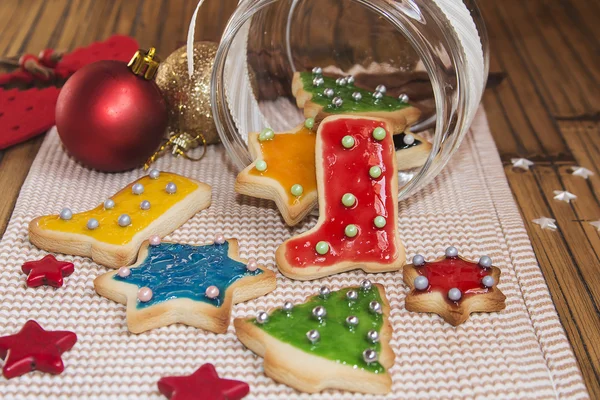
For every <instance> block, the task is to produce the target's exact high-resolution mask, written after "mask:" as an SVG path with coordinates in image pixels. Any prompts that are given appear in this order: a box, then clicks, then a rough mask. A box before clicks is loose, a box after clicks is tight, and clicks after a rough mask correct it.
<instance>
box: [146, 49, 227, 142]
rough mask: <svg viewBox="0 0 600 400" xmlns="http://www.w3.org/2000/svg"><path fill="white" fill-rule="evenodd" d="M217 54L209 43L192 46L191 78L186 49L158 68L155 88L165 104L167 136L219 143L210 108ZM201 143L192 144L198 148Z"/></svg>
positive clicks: (172, 54) (171, 56) (173, 55)
mask: <svg viewBox="0 0 600 400" xmlns="http://www.w3.org/2000/svg"><path fill="white" fill-rule="evenodd" d="M216 52H217V44H216V43H213V42H196V43H194V74H193V75H192V76H191V77H189V76H188V70H187V54H186V47H185V46H183V47H181V48H179V49H177V50H175V51H174V52H173V53H171V55H170V56H169V57H167V58H166V60H164V61H163V62H162V63H161V64H160V67H159V68H158V74H157V75H156V84H157V85H158V87H159V88H160V91H161V93H162V95H163V97H164V99H165V101H166V102H167V107H168V110H169V128H168V132H169V135H174V134H180V133H184V134H187V135H189V136H190V137H195V136H196V135H198V134H199V133H201V134H202V135H203V136H204V138H205V139H206V143H208V144H212V143H218V142H220V139H219V134H218V133H217V128H216V127H215V122H214V119H213V116H212V110H211V108H210V80H211V79H210V78H211V74H212V68H213V64H214V61H215V54H216ZM200 144H201V142H199V143H196V146H197V145H200Z"/></svg>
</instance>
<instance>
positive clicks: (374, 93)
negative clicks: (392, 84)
mask: <svg viewBox="0 0 600 400" xmlns="http://www.w3.org/2000/svg"><path fill="white" fill-rule="evenodd" d="M373 97H374V98H375V100H381V99H383V93H381V92H373Z"/></svg>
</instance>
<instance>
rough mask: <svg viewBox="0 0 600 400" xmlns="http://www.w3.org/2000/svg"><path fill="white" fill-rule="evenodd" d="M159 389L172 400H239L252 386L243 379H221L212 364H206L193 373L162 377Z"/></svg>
mask: <svg viewBox="0 0 600 400" xmlns="http://www.w3.org/2000/svg"><path fill="white" fill-rule="evenodd" d="M158 390H160V392H161V393H162V394H164V395H165V396H167V398H169V399H171V400H196V399H202V400H239V399H242V398H244V397H246V395H247V394H248V393H249V392H250V387H249V386H248V384H247V383H245V382H242V381H235V380H232V379H221V378H219V375H218V374H217V371H216V370H215V367H214V366H213V365H212V364H204V365H203V366H201V367H200V368H198V369H197V370H196V372H194V373H193V374H192V375H188V376H167V377H165V378H161V379H160V380H159V381H158Z"/></svg>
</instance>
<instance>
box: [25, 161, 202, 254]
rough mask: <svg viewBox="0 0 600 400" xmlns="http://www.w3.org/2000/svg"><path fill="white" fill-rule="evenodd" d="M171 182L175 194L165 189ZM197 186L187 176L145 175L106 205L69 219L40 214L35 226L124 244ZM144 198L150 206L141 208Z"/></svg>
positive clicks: (163, 173) (110, 242) (165, 173)
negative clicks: (93, 221) (123, 223)
mask: <svg viewBox="0 0 600 400" xmlns="http://www.w3.org/2000/svg"><path fill="white" fill-rule="evenodd" d="M171 183H172V184H174V185H175V187H176V190H175V192H174V193H168V192H167V190H166V188H167V186H168V185H169V184H171ZM138 184H141V185H142V188H143V189H142V190H143V192H142V193H141V194H136V193H135V192H140V187H139V186H136V189H137V190H136V191H135V192H134V190H133V187H134V185H138ZM197 188H198V185H197V184H196V183H195V182H194V181H192V180H190V179H187V178H185V177H183V176H180V175H177V174H172V173H167V172H161V173H160V175H159V176H158V177H156V178H151V177H150V176H145V177H143V178H141V179H138V180H137V181H136V182H133V183H131V184H130V185H128V186H127V187H125V188H124V189H122V190H121V191H119V192H118V193H116V194H115V195H114V196H112V197H111V199H109V200H112V201H107V202H108V204H107V202H104V203H103V204H100V205H99V206H98V207H96V208H94V209H92V210H89V211H86V212H82V213H78V214H72V216H71V217H70V218H69V219H63V218H61V216H60V215H47V216H44V217H41V218H40V219H39V220H38V222H37V225H38V227H39V228H42V229H45V230H51V231H58V232H65V233H76V234H79V235H85V236H88V237H91V238H94V239H97V240H99V241H101V242H104V243H108V244H115V245H124V244H127V243H129V242H130V241H131V240H132V238H133V236H134V235H135V234H136V233H138V232H140V231H142V230H143V229H145V228H146V227H147V226H148V225H150V224H151V223H152V222H153V221H155V220H156V219H157V218H159V217H160V216H161V215H162V214H164V213H165V212H166V211H168V210H169V209H170V208H171V207H173V206H174V205H175V204H177V203H178V202H179V201H181V200H182V199H184V198H185V197H186V196H187V195H188V194H190V193H192V192H193V191H194V190H196V189H197ZM144 200H146V201H149V202H150V204H151V207H150V208H149V209H142V207H140V205H141V203H142V202H143V201H144ZM107 206H108V207H107ZM124 216H127V217H129V219H130V224H128V225H125V226H121V225H119V222H120V221H121V222H124V221H126V220H127V218H125V217H124ZM90 220H95V222H97V224H96V223H94V224H93V229H90V227H89V225H88V222H89V221H90Z"/></svg>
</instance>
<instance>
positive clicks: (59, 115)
mask: <svg viewBox="0 0 600 400" xmlns="http://www.w3.org/2000/svg"><path fill="white" fill-rule="evenodd" d="M157 68H158V61H156V60H155V59H154V49H150V50H149V51H148V52H147V53H145V52H142V51H138V52H137V53H136V54H135V56H134V57H133V58H132V59H131V61H130V62H129V64H125V63H123V62H120V61H98V62H95V63H93V64H89V65H87V66H85V67H83V68H81V69H80V70H79V71H77V72H76V73H75V74H73V76H71V78H69V80H68V81H67V83H66V84H65V85H64V86H63V88H62V90H61V92H60V96H59V97H58V101H57V104H56V127H57V130H58V135H59V136H60V138H61V140H62V142H63V144H64V147H65V148H66V150H67V151H68V152H69V153H70V154H71V155H72V156H73V157H74V158H75V159H76V160H78V161H79V162H80V163H82V164H83V165H85V166H87V167H90V168H94V169H97V170H100V171H105V172H118V171H125V170H128V169H132V168H135V167H137V166H140V165H141V164H143V163H144V162H145V161H146V160H147V159H148V157H150V156H151V155H152V154H153V153H154V151H156V149H157V148H158V147H159V145H160V143H161V140H162V138H163V137H164V135H165V131H166V129H167V118H168V113H167V105H166V103H165V101H164V100H163V98H162V96H161V94H160V91H159V89H158V87H157V86H156V84H155V83H154V81H153V80H152V79H153V78H154V75H156V70H157Z"/></svg>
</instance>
